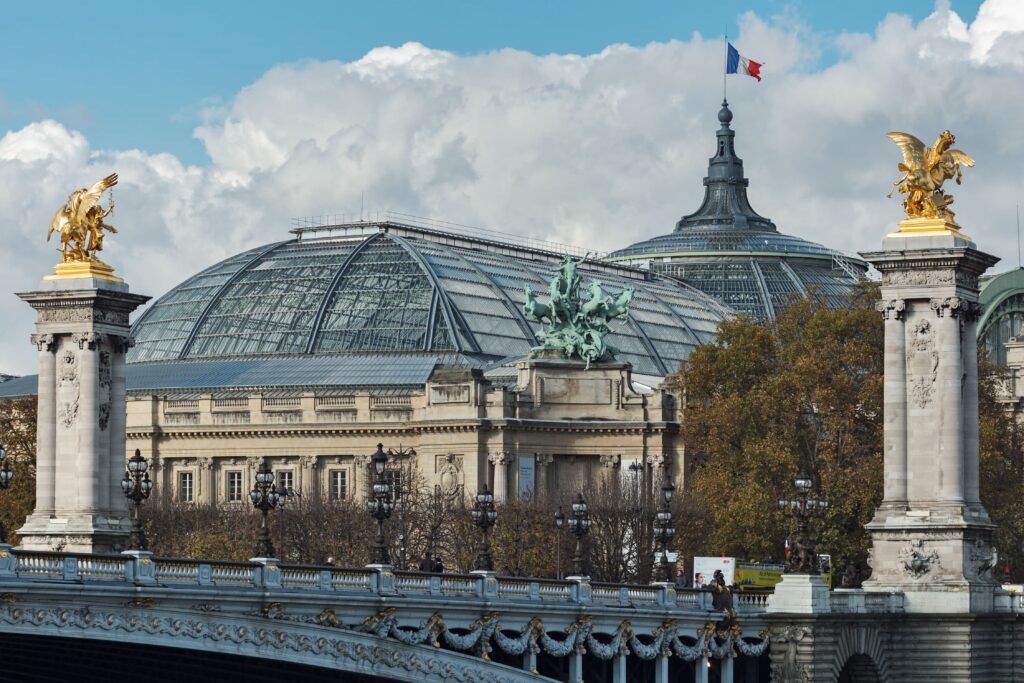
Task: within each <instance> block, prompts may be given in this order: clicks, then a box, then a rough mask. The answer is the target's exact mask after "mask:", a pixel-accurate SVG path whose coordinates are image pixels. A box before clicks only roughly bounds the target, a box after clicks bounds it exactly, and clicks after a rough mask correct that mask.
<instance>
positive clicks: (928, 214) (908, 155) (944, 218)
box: [886, 130, 974, 229]
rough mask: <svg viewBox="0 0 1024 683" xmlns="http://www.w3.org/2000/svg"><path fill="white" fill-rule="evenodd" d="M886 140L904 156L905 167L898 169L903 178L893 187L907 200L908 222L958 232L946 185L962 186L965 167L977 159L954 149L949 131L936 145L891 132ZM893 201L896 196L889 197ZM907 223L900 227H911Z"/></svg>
mask: <svg viewBox="0 0 1024 683" xmlns="http://www.w3.org/2000/svg"><path fill="white" fill-rule="evenodd" d="M886 137H888V138H889V139H890V140H892V141H893V142H895V143H896V144H897V145H898V146H899V148H900V151H902V152H903V163H901V164H899V165H898V166H897V168H898V169H899V170H900V172H902V173H903V177H901V178H899V179H898V180H896V181H895V182H894V183H893V186H894V188H895V189H896V190H897V191H899V193H900V194H903V195H906V197H905V198H904V199H903V209H904V211H906V214H907V219H908V221H917V223H918V224H920V225H919V226H918V227H921V228H935V227H943V226H950V227H952V228H953V229H955V228H956V226H957V223H956V220H955V218H954V214H953V211H952V209H950V208H949V206H950V204H952V203H953V195H951V194H946V193H945V192H944V191H943V189H942V185H943V183H945V182H946V181H947V180H950V179H954V180H955V181H956V184H957V185H959V184H960V179H961V176H962V169H961V165H963V166H968V167H970V166H974V159H972V158H971V157H969V156H967V155H966V154H964V153H963V152H962V151H960V150H959V149H950V147H951V146H952V144H953V143H954V142H956V138H955V137H954V136H953V134H952V133H951V132H949V131H948V130H944V131H942V134H941V135H939V138H938V139H937V140H936V141H935V144H934V145H933V146H931V147H928V146H926V145H925V144H924V143H923V142H921V141H920V140H918V139H917V138H916V137H914V136H913V135H910V134H909V133H900V132H891V133H886ZM889 196H890V197H892V192H890V193H889ZM908 221H904V222H901V223H900V227H901V228H903V229H906V228H908V227H911V228H912V227H915V226H908V225H906V223H907V222H908Z"/></svg>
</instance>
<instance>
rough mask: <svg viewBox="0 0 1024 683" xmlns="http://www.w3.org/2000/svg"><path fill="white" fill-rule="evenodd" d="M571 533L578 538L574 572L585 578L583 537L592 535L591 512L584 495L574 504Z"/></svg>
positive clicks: (573, 561)
mask: <svg viewBox="0 0 1024 683" xmlns="http://www.w3.org/2000/svg"><path fill="white" fill-rule="evenodd" d="M569 531H571V532H572V533H573V535H574V536H575V537H576V552H575V553H573V556H572V571H573V574H574V575H576V576H584V569H585V567H584V561H583V537H584V536H586V535H587V534H588V533H590V510H589V508H588V507H587V501H585V500H583V494H582V493H580V494H579V495H578V496H577V497H576V500H574V501H573V502H572V516H571V517H569Z"/></svg>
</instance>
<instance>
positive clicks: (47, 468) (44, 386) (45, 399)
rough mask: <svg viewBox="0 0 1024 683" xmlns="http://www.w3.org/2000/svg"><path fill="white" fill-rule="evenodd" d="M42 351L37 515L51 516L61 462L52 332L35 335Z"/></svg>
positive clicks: (37, 425) (38, 426)
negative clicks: (57, 470)
mask: <svg viewBox="0 0 1024 683" xmlns="http://www.w3.org/2000/svg"><path fill="white" fill-rule="evenodd" d="M32 343H33V344H35V345H36V348H37V349H38V350H39V389H38V396H39V403H38V408H37V418H38V419H37V420H36V509H35V513H34V514H35V515H37V516H39V517H51V516H52V515H53V512H54V503H55V501H56V491H55V489H54V486H55V475H56V465H57V355H56V350H57V342H56V340H55V339H54V336H53V335H52V334H33V335H32Z"/></svg>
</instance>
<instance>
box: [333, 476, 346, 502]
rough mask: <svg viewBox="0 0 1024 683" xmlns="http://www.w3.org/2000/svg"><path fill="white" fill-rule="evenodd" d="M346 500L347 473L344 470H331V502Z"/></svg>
mask: <svg viewBox="0 0 1024 683" xmlns="http://www.w3.org/2000/svg"><path fill="white" fill-rule="evenodd" d="M346 498H348V472H347V471H346V470H331V500H345V499H346Z"/></svg>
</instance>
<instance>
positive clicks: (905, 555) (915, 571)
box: [897, 538, 939, 579]
mask: <svg viewBox="0 0 1024 683" xmlns="http://www.w3.org/2000/svg"><path fill="white" fill-rule="evenodd" d="M897 558H898V559H899V561H900V564H901V565H903V571H904V572H905V573H906V574H907V575H909V576H911V577H913V578H915V579H920V578H923V577H925V576H927V575H928V574H929V573H930V572H932V571H934V570H936V569H938V566H939V553H938V552H936V551H935V550H931V551H929V550H928V549H926V548H925V547H924V541H922V540H921V539H919V538H915V539H914V540H912V541H911V542H910V545H905V546H903V547H902V548H900V551H899V554H898V555H897Z"/></svg>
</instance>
